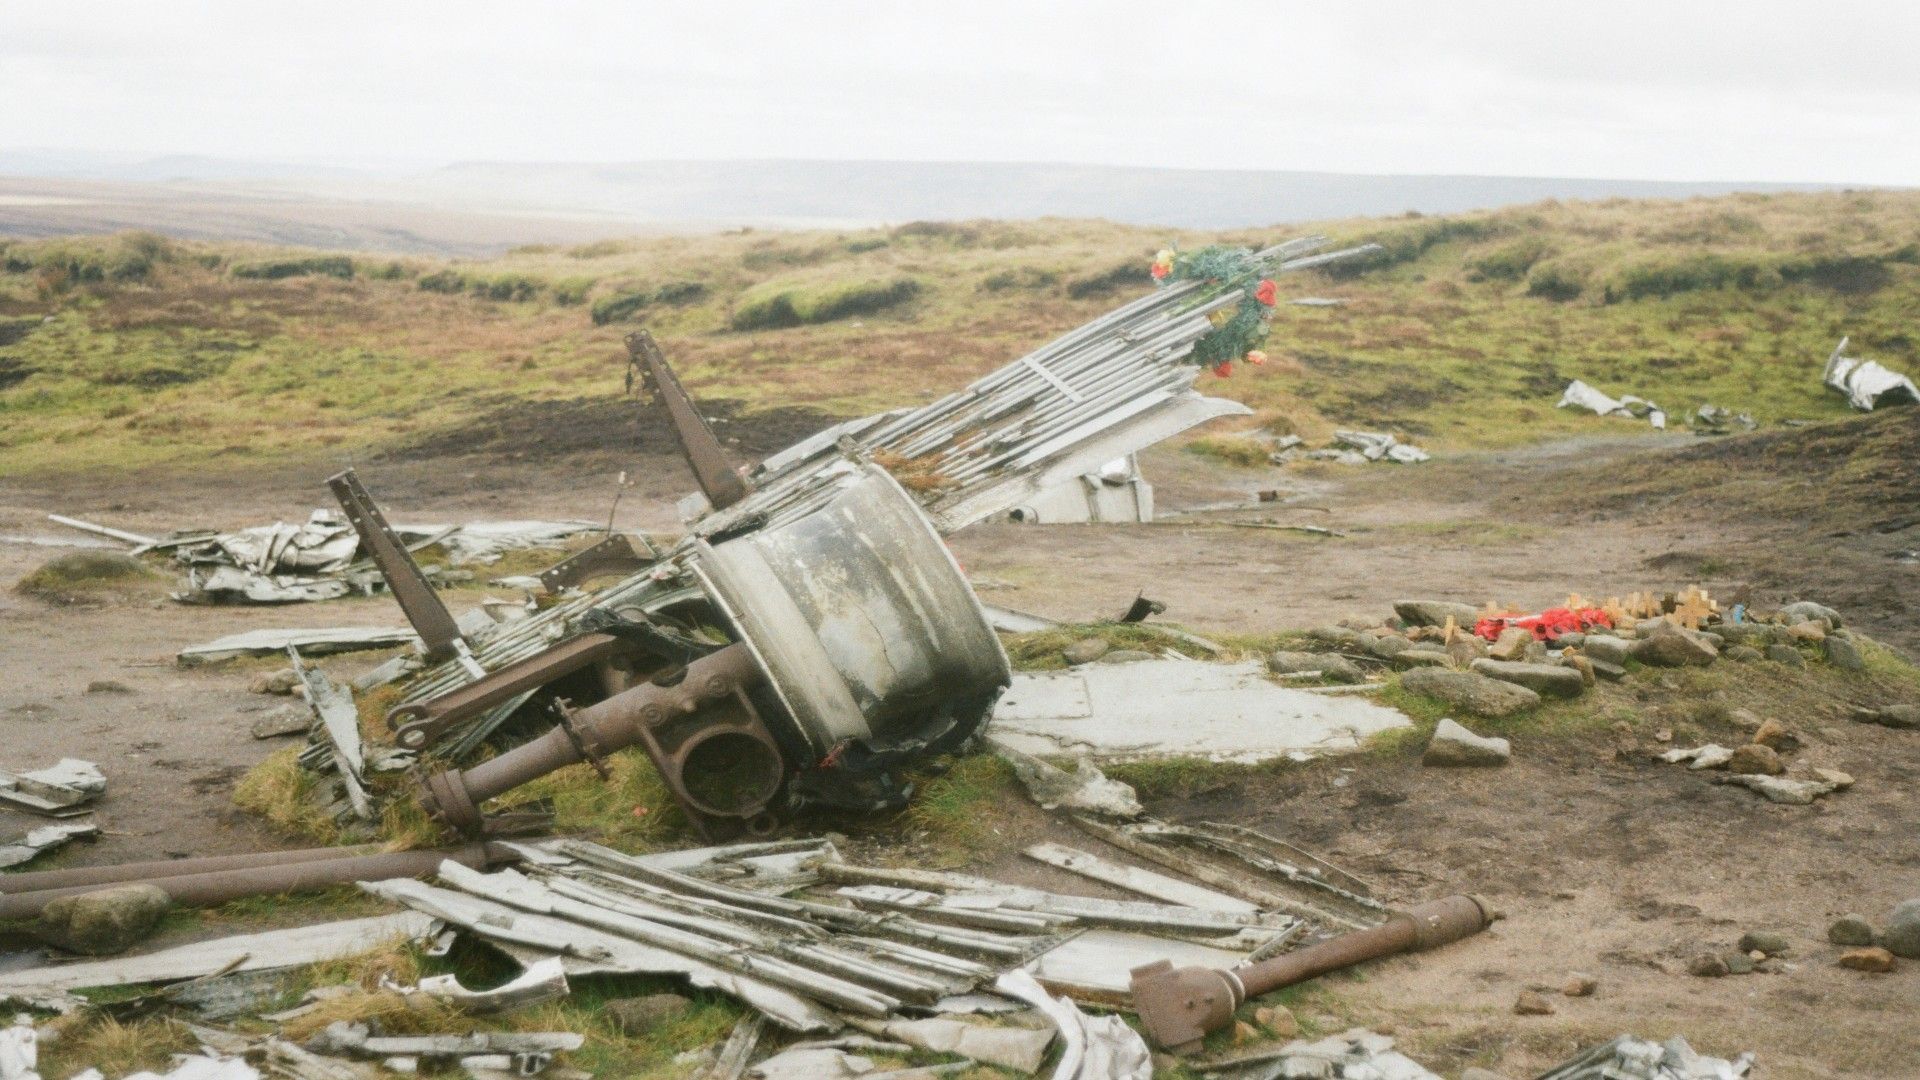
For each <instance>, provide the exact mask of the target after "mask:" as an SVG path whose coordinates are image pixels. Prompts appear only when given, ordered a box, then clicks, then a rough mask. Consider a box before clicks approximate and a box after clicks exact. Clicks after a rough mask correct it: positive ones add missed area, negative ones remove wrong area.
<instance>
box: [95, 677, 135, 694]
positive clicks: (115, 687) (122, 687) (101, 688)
mask: <svg viewBox="0 0 1920 1080" xmlns="http://www.w3.org/2000/svg"><path fill="white" fill-rule="evenodd" d="M87 693H89V694H131V693H133V687H131V686H128V685H127V684H126V683H123V682H121V681H119V680H118V679H95V680H93V681H92V682H90V683H88V684H87Z"/></svg>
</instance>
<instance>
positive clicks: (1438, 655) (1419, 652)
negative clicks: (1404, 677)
mask: <svg viewBox="0 0 1920 1080" xmlns="http://www.w3.org/2000/svg"><path fill="white" fill-rule="evenodd" d="M1393 666H1394V667H1397V668H1399V669H1401V670H1402V671H1405V670H1407V669H1408V668H1417V667H1437V668H1450V667H1452V666H1453V657H1452V656H1451V655H1449V654H1448V653H1445V652H1442V651H1440V650H1439V649H1434V648H1414V649H1406V650H1403V651H1401V652H1400V653H1399V654H1397V655H1395V656H1394V658H1393Z"/></svg>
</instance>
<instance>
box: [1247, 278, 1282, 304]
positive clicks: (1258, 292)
mask: <svg viewBox="0 0 1920 1080" xmlns="http://www.w3.org/2000/svg"><path fill="white" fill-rule="evenodd" d="M1279 297H1280V287H1279V286H1278V285H1275V284H1274V283H1273V279H1272V278H1267V279H1265V280H1263V281H1261V282H1260V287H1259V288H1257V289H1255V290H1253V298H1254V299H1255V300H1258V301H1260V302H1261V303H1263V304H1265V305H1267V306H1268V307H1272V306H1273V305H1274V303H1275V302H1276V301H1277V300H1278V299H1279Z"/></svg>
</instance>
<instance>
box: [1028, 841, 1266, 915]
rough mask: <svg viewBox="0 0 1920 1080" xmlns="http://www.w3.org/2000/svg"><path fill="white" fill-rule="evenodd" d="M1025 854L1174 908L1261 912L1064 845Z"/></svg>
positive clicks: (1230, 898)
mask: <svg viewBox="0 0 1920 1080" xmlns="http://www.w3.org/2000/svg"><path fill="white" fill-rule="evenodd" d="M1023 854H1025V855H1026V856H1027V858H1029V859H1033V860H1036V861H1038V862H1043V863H1046V864H1047V865H1048V866H1056V867H1059V868H1060V869H1062V870H1070V871H1072V872H1073V873H1076V874H1080V875H1082V876H1085V877H1089V878H1092V879H1093V880H1095V881H1099V882H1104V883H1105V884H1108V885H1113V886H1116V887H1118V888H1121V889H1125V890H1127V891H1128V892H1131V893H1138V894H1140V895H1141V896H1150V897H1153V898H1154V899H1156V900H1164V901H1166V902H1167V903H1170V904H1179V905H1182V906H1185V907H1195V908H1200V909H1202V910H1204V911H1223V912H1229V913H1237V914H1247V913H1252V912H1255V911H1258V910H1260V907H1259V905H1257V904H1253V903H1250V902H1248V901H1246V900H1242V899H1240V898H1239V897H1236V896H1228V895H1227V894H1225V893H1221V892H1216V891H1214V890H1213V889H1208V888H1205V887H1203V886H1200V885H1195V884H1193V883H1192V882H1190V881H1183V880H1181V879H1179V878H1172V877H1168V876H1166V875H1165V874H1156V873H1154V872H1153V871H1151V870H1146V869H1143V868H1141V867H1138V866H1129V865H1127V864H1125V863H1116V862H1113V861H1112V860H1110V859H1103V858H1101V857H1100V856H1098V855H1094V854H1092V853H1091V852H1086V851H1080V850H1077V849H1075V848H1070V847H1065V846H1063V845H1060V844H1035V845H1033V846H1032V847H1029V848H1027V849H1026V850H1025V851H1024V852H1023Z"/></svg>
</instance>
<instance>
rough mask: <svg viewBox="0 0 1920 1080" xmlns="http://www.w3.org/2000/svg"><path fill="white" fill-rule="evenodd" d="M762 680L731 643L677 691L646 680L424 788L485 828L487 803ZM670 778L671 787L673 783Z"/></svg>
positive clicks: (451, 819)
mask: <svg viewBox="0 0 1920 1080" xmlns="http://www.w3.org/2000/svg"><path fill="white" fill-rule="evenodd" d="M761 678H762V676H761V674H760V669H759V667H758V666H756V665H755V664H754V662H753V656H752V654H751V653H749V652H748V651H747V649H746V647H745V646H744V645H739V644H734V645H729V646H727V647H726V648H724V649H720V650H718V651H716V652H712V653H709V654H707V655H706V656H703V657H701V658H700V659H698V660H695V661H694V662H693V663H691V664H688V665H687V667H686V670H685V672H684V674H683V675H682V677H681V678H679V679H678V680H676V681H675V682H674V683H673V684H672V685H671V686H662V685H660V684H659V683H657V682H649V683H643V684H641V685H639V686H636V687H634V688H633V689H631V690H627V691H624V692H622V693H619V694H615V695H614V696H612V697H610V698H607V699H606V700H605V701H602V702H600V703H598V704H595V705H591V706H588V707H587V708H584V709H581V710H580V711H579V712H577V713H574V714H573V715H572V716H571V717H570V719H569V720H568V721H567V722H566V723H564V724H562V725H560V726H559V727H556V728H554V729H553V730H552V731H549V732H547V733H546V734H545V735H542V736H540V737H539V738H537V739H535V740H533V741H532V742H529V743H525V744H523V745H521V746H518V747H515V748H514V749H512V750H509V751H508V752H506V753H504V754H501V755H500V756H499V757H497V758H493V759H492V760H490V761H483V762H481V763H480V764H478V765H475V766H473V767H472V768H470V769H465V770H458V769H449V770H447V771H445V772H440V773H435V774H434V775H432V776H429V777H427V778H426V780H425V781H424V782H423V783H422V789H421V793H420V801H421V803H422V805H424V806H425V807H426V809H427V812H428V813H430V814H432V815H433V816H434V817H436V818H438V819H439V820H441V821H443V822H445V823H446V824H448V825H450V826H452V827H453V828H455V829H459V830H461V831H463V832H469V833H471V832H473V831H475V830H476V829H478V828H479V827H480V824H481V820H480V804H482V803H484V802H486V801H487V800H488V799H491V798H493V797H494V796H496V795H501V794H504V793H505V792H508V791H511V790H513V789H514V788H517V787H519V786H520V785H521V784H524V783H527V782H528V781H530V780H534V779H537V778H539V777H542V776H545V775H547V774H548V773H550V772H553V771H554V770H555V769H560V768H564V767H566V766H568V765H573V764H577V763H579V762H582V761H589V760H592V761H598V760H599V759H601V758H603V757H605V756H606V755H608V754H611V753H613V752H614V751H616V750H623V749H625V748H627V747H629V746H632V745H634V744H635V743H638V742H640V741H642V739H643V738H644V737H645V735H646V732H647V729H648V728H650V727H652V726H654V725H656V724H660V723H663V722H665V721H667V720H669V719H671V718H672V717H673V716H674V715H676V714H683V715H690V714H692V713H695V712H698V711H699V710H700V709H701V708H702V707H703V706H705V705H706V704H708V703H710V702H713V701H717V700H719V699H721V698H724V697H726V696H728V695H730V694H732V693H734V692H735V691H736V690H739V689H741V688H742V687H746V686H751V685H753V684H755V683H758V682H759V681H760V680H761ZM672 782H673V781H672V779H671V778H670V779H669V784H670V785H671V784H672Z"/></svg>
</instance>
